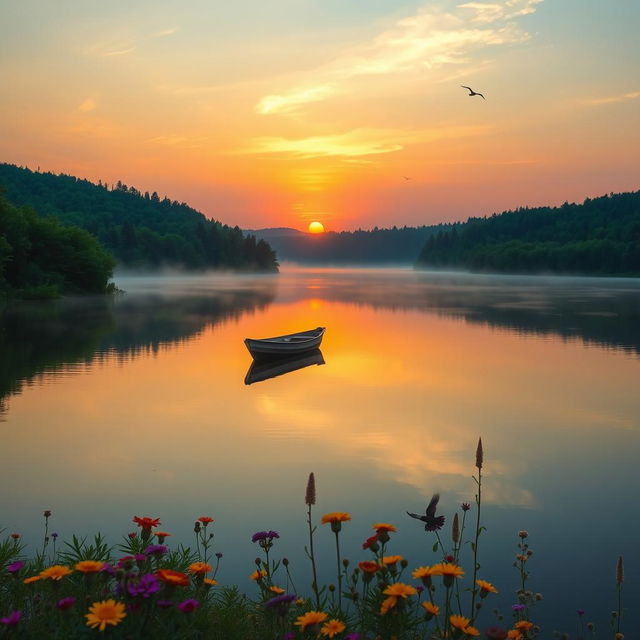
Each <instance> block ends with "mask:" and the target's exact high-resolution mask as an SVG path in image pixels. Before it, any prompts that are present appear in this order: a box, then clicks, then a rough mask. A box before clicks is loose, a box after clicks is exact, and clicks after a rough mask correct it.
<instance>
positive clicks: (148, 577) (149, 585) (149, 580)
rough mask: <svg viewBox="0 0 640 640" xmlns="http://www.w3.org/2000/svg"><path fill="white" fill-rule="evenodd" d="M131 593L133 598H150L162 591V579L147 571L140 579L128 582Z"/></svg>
mask: <svg viewBox="0 0 640 640" xmlns="http://www.w3.org/2000/svg"><path fill="white" fill-rule="evenodd" d="M127 590H128V591H129V595H130V596H131V597H133V598H135V597H136V596H142V597H143V598H148V597H149V596H152V595H153V594H154V593H158V591H160V581H159V580H158V578H156V576H154V575H153V574H152V573H145V574H144V575H143V576H140V578H139V579H138V580H132V581H131V582H129V583H128V584H127Z"/></svg>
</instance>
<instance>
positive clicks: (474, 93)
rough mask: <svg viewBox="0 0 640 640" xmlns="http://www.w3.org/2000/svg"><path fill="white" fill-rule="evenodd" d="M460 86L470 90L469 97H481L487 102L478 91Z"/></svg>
mask: <svg viewBox="0 0 640 640" xmlns="http://www.w3.org/2000/svg"><path fill="white" fill-rule="evenodd" d="M460 86H461V87H462V88H463V89H469V95H470V96H480V97H481V98H482V99H483V100H486V98H485V97H484V96H483V95H482V94H481V93H478V92H477V91H474V90H473V89H472V88H471V87H465V86H464V85H463V84H461V85H460Z"/></svg>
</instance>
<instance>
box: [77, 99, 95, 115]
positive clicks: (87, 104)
mask: <svg viewBox="0 0 640 640" xmlns="http://www.w3.org/2000/svg"><path fill="white" fill-rule="evenodd" d="M97 106H98V104H97V103H96V101H95V100H94V99H93V98H92V97H88V98H85V99H84V100H83V101H82V102H81V103H80V104H79V105H78V111H83V112H85V113H86V112H87V111H93V110H94V109H95V108H96V107H97Z"/></svg>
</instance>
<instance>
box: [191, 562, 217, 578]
mask: <svg viewBox="0 0 640 640" xmlns="http://www.w3.org/2000/svg"><path fill="white" fill-rule="evenodd" d="M211 569H213V567H212V566H211V565H210V564H209V563H208V562H192V563H191V564H190V565H189V566H188V567H187V571H188V572H189V573H193V574H194V575H196V576H202V575H204V574H205V573H209V571H211Z"/></svg>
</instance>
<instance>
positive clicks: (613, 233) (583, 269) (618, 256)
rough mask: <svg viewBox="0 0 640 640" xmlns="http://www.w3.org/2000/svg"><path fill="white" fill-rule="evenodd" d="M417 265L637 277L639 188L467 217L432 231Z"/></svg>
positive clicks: (639, 259)
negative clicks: (551, 205)
mask: <svg viewBox="0 0 640 640" xmlns="http://www.w3.org/2000/svg"><path fill="white" fill-rule="evenodd" d="M416 267H417V268H429V267H441V268H442V267H444V268H463V269H469V270H472V271H487V272H488V271H494V272H509V273H563V274H564V273H566V274H583V275H639V274H640V191H635V192H628V193H618V194H614V193H612V194H609V195H605V196H601V197H598V198H587V199H586V200H585V201H584V202H583V203H582V204H569V203H567V202H565V203H564V204H563V205H562V206H560V207H536V208H519V209H517V210H515V211H505V212H503V213H500V214H493V215H491V216H489V217H483V218H469V219H468V220H467V222H465V223H459V224H455V225H452V226H451V227H450V228H448V229H440V230H438V231H437V233H435V234H433V235H431V236H430V237H429V238H428V239H427V241H426V242H425V244H424V246H423V248H422V250H421V251H420V255H419V256H418V260H417V263H416Z"/></svg>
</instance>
